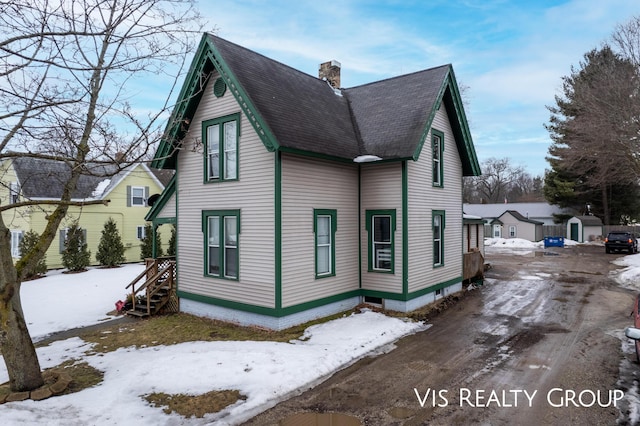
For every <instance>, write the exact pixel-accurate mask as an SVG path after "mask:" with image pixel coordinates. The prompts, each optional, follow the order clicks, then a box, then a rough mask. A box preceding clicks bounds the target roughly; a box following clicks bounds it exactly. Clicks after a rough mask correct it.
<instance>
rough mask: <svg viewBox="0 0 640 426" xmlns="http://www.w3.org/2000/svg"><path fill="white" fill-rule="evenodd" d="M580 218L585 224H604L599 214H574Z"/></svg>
mask: <svg viewBox="0 0 640 426" xmlns="http://www.w3.org/2000/svg"><path fill="white" fill-rule="evenodd" d="M574 217H576V218H577V219H580V222H582V225H583V226H585V225H586V226H602V220H601V219H600V218H599V217H597V216H574Z"/></svg>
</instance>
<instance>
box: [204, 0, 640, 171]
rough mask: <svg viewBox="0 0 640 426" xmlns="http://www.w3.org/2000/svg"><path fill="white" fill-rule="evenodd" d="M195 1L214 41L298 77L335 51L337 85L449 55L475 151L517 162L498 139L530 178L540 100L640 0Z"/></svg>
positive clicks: (543, 145) (538, 148)
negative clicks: (214, 31) (462, 88)
mask: <svg viewBox="0 0 640 426" xmlns="http://www.w3.org/2000/svg"><path fill="white" fill-rule="evenodd" d="M202 9H203V13H205V15H206V14H208V17H209V19H210V22H211V26H216V27H217V28H219V33H218V34H219V35H220V36H221V37H223V38H226V39H228V40H230V41H232V42H234V43H238V44H240V45H243V46H245V47H247V48H249V49H252V50H255V51H258V52H260V53H262V54H265V55H266V56H269V57H271V58H273V59H275V60H278V61H280V62H283V63H285V64H287V65H290V66H292V67H294V68H296V69H299V70H301V71H303V72H306V73H308V74H311V75H315V74H316V73H317V69H318V64H320V63H321V62H324V61H326V60H330V59H337V60H338V61H340V62H341V63H342V83H343V84H344V85H345V86H346V87H351V86H356V85H360V84H364V83H368V82H371V81H375V80H378V79H382V78H387V77H391V76H395V75H400V74H405V73H409V72H414V71H417V70H420V69H425V68H430V67H433V66H437V65H441V64H444V63H452V64H453V66H454V69H455V70H456V76H457V78H458V80H459V82H461V83H463V84H465V85H467V86H469V91H468V101H469V106H468V111H467V112H468V116H469V117H470V119H471V123H472V133H473V137H474V142H475V144H476V150H477V152H478V156H479V158H480V159H481V160H482V159H485V158H488V157H504V156H509V155H511V156H513V157H514V162H516V163H518V162H520V159H519V158H518V156H517V155H516V153H515V152H514V151H513V150H504V144H505V140H508V141H509V143H510V144H517V145H518V147H519V149H518V150H517V152H518V153H520V152H521V153H526V157H523V158H522V160H523V161H525V160H526V163H527V164H528V168H529V170H530V172H531V173H533V174H541V173H542V172H543V170H544V168H545V166H546V162H545V160H544V157H545V155H546V150H547V147H548V145H549V143H550V140H549V138H548V134H547V132H546V130H544V127H543V124H544V123H545V122H547V121H548V118H549V113H548V111H547V109H546V108H545V105H551V104H553V103H554V96H555V95H556V94H557V93H558V89H559V87H560V85H561V82H562V77H563V76H565V75H568V74H569V73H570V72H571V66H572V65H578V64H579V62H580V60H581V59H582V57H583V55H584V53H586V52H587V51H589V50H591V49H593V48H597V47H599V46H600V45H601V44H602V43H603V42H604V41H607V40H608V38H609V36H610V35H611V33H612V32H613V30H614V28H615V26H616V24H620V23H623V22H626V21H627V20H628V19H630V18H631V17H632V16H633V15H640V2H639V1H637V0H608V1H606V2H603V1H602V0H571V1H566V0H542V1H536V2H529V1H517V0H488V1H487V0H458V1H455V0H430V1H428V2H424V1H400V0H395V1H393V0H387V1H378V2H370V1H365V0H346V1H341V2H305V1H302V2H301V1H299V0H298V1H290V0H274V1H270V2H263V1H259V0H218V1H216V2H215V7H213V8H210V9H206V8H205V7H204V5H202ZM209 10H210V11H209ZM501 144H502V145H501Z"/></svg>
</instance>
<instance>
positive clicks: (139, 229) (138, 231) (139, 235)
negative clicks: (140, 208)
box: [136, 225, 145, 240]
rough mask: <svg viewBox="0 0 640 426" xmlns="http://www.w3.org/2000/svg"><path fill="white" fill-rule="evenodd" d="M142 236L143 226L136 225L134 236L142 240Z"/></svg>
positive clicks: (143, 233) (143, 234)
mask: <svg viewBox="0 0 640 426" xmlns="http://www.w3.org/2000/svg"><path fill="white" fill-rule="evenodd" d="M144 236H145V226H144V225H138V226H136V238H138V239H139V240H144Z"/></svg>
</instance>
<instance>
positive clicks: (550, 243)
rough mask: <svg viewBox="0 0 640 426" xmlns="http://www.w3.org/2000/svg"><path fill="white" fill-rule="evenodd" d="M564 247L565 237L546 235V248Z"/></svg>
mask: <svg viewBox="0 0 640 426" xmlns="http://www.w3.org/2000/svg"><path fill="white" fill-rule="evenodd" d="M547 247H564V237H544V248H547Z"/></svg>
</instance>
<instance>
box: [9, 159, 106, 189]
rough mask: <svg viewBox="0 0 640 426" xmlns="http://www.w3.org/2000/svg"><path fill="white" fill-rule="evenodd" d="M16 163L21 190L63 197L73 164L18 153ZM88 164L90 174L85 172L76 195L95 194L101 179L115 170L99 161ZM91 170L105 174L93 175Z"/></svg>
mask: <svg viewBox="0 0 640 426" xmlns="http://www.w3.org/2000/svg"><path fill="white" fill-rule="evenodd" d="M13 167H14V169H15V171H16V174H17V176H18V180H19V181H20V191H21V193H22V194H23V195H24V196H26V197H29V198H49V199H57V198H60V197H61V196H62V190H63V188H64V184H65V182H67V180H68V179H69V177H70V176H71V168H70V167H69V165H68V164H67V163H65V162H62V161H53V160H46V159H42V158H30V157H16V158H14V159H13ZM88 167H89V169H88V171H87V174H83V175H81V176H80V178H79V179H78V184H77V185H76V188H75V191H73V193H72V195H71V197H72V198H91V194H92V193H93V191H94V190H95V189H96V186H97V185H98V183H100V182H101V181H103V180H105V179H107V178H105V177H104V175H105V174H106V173H109V172H110V171H111V173H113V172H114V171H115V168H114V167H107V166H103V165H98V164H92V165H89V166H88ZM109 169H111V170H109ZM89 173H94V174H96V175H101V176H93V175H91V174H89Z"/></svg>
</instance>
